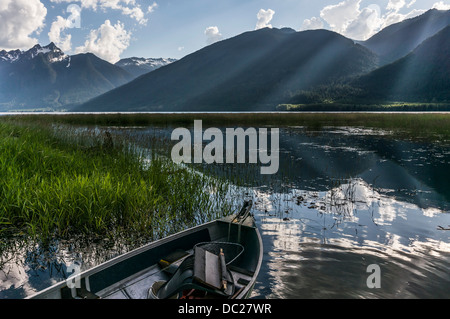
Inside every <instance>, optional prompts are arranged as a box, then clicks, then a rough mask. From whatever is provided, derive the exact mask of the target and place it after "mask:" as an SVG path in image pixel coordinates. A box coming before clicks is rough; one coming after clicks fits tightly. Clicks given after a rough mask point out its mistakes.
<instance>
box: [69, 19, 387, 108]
mask: <svg viewBox="0 0 450 319" xmlns="http://www.w3.org/2000/svg"><path fill="white" fill-rule="evenodd" d="M377 63H378V58H377V56H376V55H375V54H374V53H372V52H371V51H369V50H368V49H366V48H364V47H363V46H361V45H358V44H355V43H354V42H353V41H352V40H350V39H347V38H345V37H343V36H342V35H339V34H337V33H334V32H331V31H327V30H314V31H304V32H295V31H293V30H292V29H268V28H266V29H261V30H257V31H251V32H246V33H243V34H241V35H238V36H236V37H234V38H231V39H228V40H224V41H220V42H217V43H215V44H213V45H211V46H208V47H205V48H203V49H201V50H199V51H197V52H195V53H193V54H191V55H188V56H186V57H185V58H183V59H181V60H179V61H177V62H174V63H172V64H170V65H167V66H165V67H164V68H161V69H158V70H156V71H153V72H151V73H148V74H145V75H143V76H141V77H139V78H138V79H136V80H134V81H132V82H130V83H128V84H126V85H124V86H122V87H119V88H117V89H114V90H112V91H111V92H108V93H106V94H104V95H101V96H99V97H97V98H94V99H92V100H90V101H89V102H87V103H85V104H83V105H81V106H80V107H79V108H77V110H80V111H104V110H109V111H186V110H189V111H198V110H210V111H217V110H222V111H227V110H261V109H273V105H274V104H276V103H278V102H279V101H280V100H282V99H283V98H285V97H286V96H289V95H290V94H292V92H293V91H296V90H298V89H301V88H310V87H313V86H315V85H318V84H325V83H329V82H330V81H334V80H338V79H341V78H345V77H348V76H354V75H359V74H364V73H367V72H369V71H371V70H373V69H375V68H376V66H377Z"/></svg>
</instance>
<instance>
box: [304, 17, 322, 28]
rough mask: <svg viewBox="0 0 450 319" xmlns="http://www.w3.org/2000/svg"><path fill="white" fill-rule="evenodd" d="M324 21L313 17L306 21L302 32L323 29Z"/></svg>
mask: <svg viewBox="0 0 450 319" xmlns="http://www.w3.org/2000/svg"><path fill="white" fill-rule="evenodd" d="M323 27H324V24H323V20H322V19H320V18H317V17H312V18H311V19H305V20H304V21H303V25H302V28H301V30H317V29H323Z"/></svg>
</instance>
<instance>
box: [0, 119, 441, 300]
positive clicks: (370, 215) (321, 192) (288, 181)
mask: <svg viewBox="0 0 450 319" xmlns="http://www.w3.org/2000/svg"><path fill="white" fill-rule="evenodd" d="M135 130H136V131H137V132H139V134H157V135H165V136H170V132H171V129H142V128H141V129H138V128H136V129H135ZM280 133H281V134H280V148H281V152H280V171H279V173H278V174H277V175H274V176H270V177H261V176H260V175H259V169H258V168H251V167H250V168H249V167H230V168H223V169H218V170H217V171H216V172H215V173H217V174H222V175H224V174H228V175H226V176H230V180H233V181H234V178H233V176H234V175H239V176H241V175H246V176H245V178H244V180H245V181H246V182H247V184H246V186H245V187H243V186H242V185H239V186H236V187H233V189H232V190H231V191H232V192H236V193H238V194H239V196H241V194H242V193H247V196H252V197H253V199H254V202H255V205H254V209H253V212H254V214H255V216H256V219H257V223H258V227H259V228H260V230H261V234H262V237H263V243H264V260H263V266H262V269H261V272H260V274H259V277H258V281H257V284H256V286H255V289H254V292H253V298H291V299H292V298H450V271H449V269H450V231H449V230H447V229H448V228H450V183H449V180H450V147H449V145H447V144H442V143H431V142H426V141H417V140H412V139H408V138H400V137H397V136H396V135H395V134H394V133H392V132H387V131H382V130H370V129H364V128H334V127H329V128H324V129H321V130H319V131H310V130H307V129H305V128H303V127H289V128H282V129H281V132H280ZM252 169H253V171H254V175H252V174H253V173H252ZM226 170H227V171H226ZM225 171H226V172H225ZM16 246H17V247H16V249H15V250H9V253H4V254H3V258H2V260H3V263H2V265H1V266H2V271H0V298H23V297H26V296H27V295H30V294H32V293H33V292H35V291H38V290H40V289H43V288H45V287H47V286H49V285H51V284H52V283H54V282H56V281H58V280H63V279H64V278H65V277H66V272H67V266H68V265H71V264H73V263H74V261H76V260H77V259H79V260H81V262H80V263H82V267H83V268H84V269H86V268H90V267H92V266H94V265H96V264H99V263H101V262H103V261H105V260H107V259H109V258H111V257H113V256H115V255H117V254H120V253H123V252H125V251H127V249H128V248H129V247H127V246H126V245H123V246H122V245H121V244H119V243H106V244H105V243H104V242H103V243H101V244H99V245H96V244H95V243H94V244H93V243H92V242H89V243H88V244H83V240H82V239H80V240H74V241H73V242H60V243H58V244H57V245H55V247H54V250H53V251H46V252H42V251H40V248H39V247H37V246H33V247H27V246H20V244H16ZM87 247H88V248H87ZM373 264H375V265H378V266H379V267H380V271H381V276H380V282H381V288H379V289H370V288H368V286H367V279H368V277H369V276H370V275H371V273H368V272H367V268H368V266H369V265H373Z"/></svg>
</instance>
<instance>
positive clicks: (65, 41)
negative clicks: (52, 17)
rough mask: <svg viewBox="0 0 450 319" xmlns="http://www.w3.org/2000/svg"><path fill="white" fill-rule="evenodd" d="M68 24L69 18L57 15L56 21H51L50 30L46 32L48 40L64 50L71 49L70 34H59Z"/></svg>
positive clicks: (69, 23)
mask: <svg viewBox="0 0 450 319" xmlns="http://www.w3.org/2000/svg"><path fill="white" fill-rule="evenodd" d="M70 26H71V22H70V21H69V20H66V19H64V18H63V17H60V16H58V17H57V18H56V21H54V22H53V23H52V26H51V28H50V32H49V33H48V38H49V39H50V41H51V42H54V43H55V44H56V46H57V47H59V48H60V49H61V50H63V51H64V52H68V51H70V50H72V36H71V35H70V34H68V35H66V36H62V35H61V33H62V31H64V30H65V29H67V28H69V27H70Z"/></svg>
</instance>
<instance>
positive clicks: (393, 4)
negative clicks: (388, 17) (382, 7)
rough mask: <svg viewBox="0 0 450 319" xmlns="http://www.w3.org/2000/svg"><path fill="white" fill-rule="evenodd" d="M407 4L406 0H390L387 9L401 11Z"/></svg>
mask: <svg viewBox="0 0 450 319" xmlns="http://www.w3.org/2000/svg"><path fill="white" fill-rule="evenodd" d="M405 5H406V1H405V0H389V2H388V5H387V7H386V9H387V10H394V11H396V12H397V11H399V10H400V9H401V8H403V7H404V6H405Z"/></svg>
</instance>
